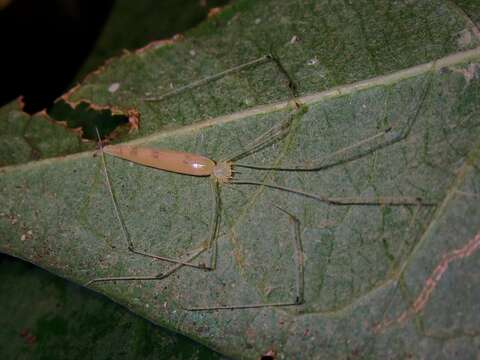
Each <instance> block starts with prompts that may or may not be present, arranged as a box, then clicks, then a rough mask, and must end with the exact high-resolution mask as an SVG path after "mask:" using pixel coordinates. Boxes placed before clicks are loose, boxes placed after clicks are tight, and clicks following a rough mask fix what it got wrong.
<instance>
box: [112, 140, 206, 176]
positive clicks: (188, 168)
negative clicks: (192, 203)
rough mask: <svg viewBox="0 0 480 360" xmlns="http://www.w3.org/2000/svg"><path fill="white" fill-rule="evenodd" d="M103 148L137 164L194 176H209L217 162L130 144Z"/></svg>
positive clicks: (172, 151)
mask: <svg viewBox="0 0 480 360" xmlns="http://www.w3.org/2000/svg"><path fill="white" fill-rule="evenodd" d="M103 150H104V151H105V152H106V153H107V154H110V155H113V156H116V157H119V158H122V159H125V160H129V161H133V162H134V163H137V164H142V165H145V166H150V167H153V168H156V169H160V170H165V171H171V172H175V173H180V174H187V175H193V176H209V175H211V174H212V172H213V169H214V167H215V163H214V162H213V161H212V160H210V159H209V158H207V157H204V156H201V155H196V154H191V153H186V152H182V151H174V150H165V149H152V148H147V147H138V146H129V145H110V146H106V147H104V148H103Z"/></svg>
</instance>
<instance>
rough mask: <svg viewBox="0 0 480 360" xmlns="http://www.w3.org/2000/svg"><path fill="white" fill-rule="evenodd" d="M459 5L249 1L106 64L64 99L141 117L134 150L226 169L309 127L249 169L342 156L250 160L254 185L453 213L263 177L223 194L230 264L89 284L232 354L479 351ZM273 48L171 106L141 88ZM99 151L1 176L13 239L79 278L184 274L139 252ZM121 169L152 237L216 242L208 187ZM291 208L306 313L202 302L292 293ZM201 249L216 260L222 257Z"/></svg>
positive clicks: (168, 242)
mask: <svg viewBox="0 0 480 360" xmlns="http://www.w3.org/2000/svg"><path fill="white" fill-rule="evenodd" d="M463 6H464V7H463V8H460V7H458V6H456V5H455V4H454V3H451V2H449V3H439V2H429V3H416V2H415V3H386V2H383V1H378V2H372V1H364V2H363V1H356V2H350V3H346V4H344V3H338V4H337V3H335V4H332V3H327V2H321V1H317V2H305V1H284V2H274V1H264V2H250V1H240V2H237V3H236V4H235V5H233V6H232V7H230V8H228V9H227V10H225V11H224V12H223V13H222V14H221V15H220V16H219V17H217V18H213V19H212V20H211V21H209V22H207V23H205V24H204V25H203V26H201V27H200V28H198V29H196V30H195V31H193V32H192V33H190V34H188V35H187V36H186V39H185V40H183V41H179V42H177V43H175V44H172V45H168V46H160V47H157V48H155V46H152V47H150V48H147V49H143V50H142V51H139V52H135V53H132V54H129V55H126V56H123V57H121V58H119V59H116V60H114V61H112V62H111V63H110V64H108V65H107V66H106V67H104V68H102V69H101V70H100V71H98V72H96V73H94V74H92V75H91V76H89V77H88V78H87V79H86V80H85V81H84V82H83V83H82V84H81V85H80V86H79V87H77V88H75V89H74V90H73V91H71V92H70V93H69V94H67V95H66V96H64V100H65V101H67V102H69V103H72V104H76V103H79V102H85V103H88V104H92V105H91V106H92V107H99V108H105V107H112V108H115V109H116V110H118V109H120V110H123V111H125V112H126V111H127V109H132V108H133V109H135V110H137V111H138V112H139V113H140V114H141V121H140V130H139V131H138V132H137V133H132V134H130V135H127V136H126V137H125V138H124V139H122V141H126V140H131V139H133V138H138V139H137V140H135V142H134V143H137V144H140V143H141V144H142V145H145V146H152V147H161V148H171V149H176V150H182V151H189V152H193V153H198V154H202V155H205V156H208V157H210V158H212V159H215V160H218V159H221V158H222V157H224V156H225V154H227V153H235V152H240V151H245V150H248V148H249V143H250V142H251V141H253V140H254V139H256V138H258V137H259V136H260V135H261V134H262V133H264V132H266V131H268V129H270V128H272V127H274V126H278V124H279V123H283V122H284V121H286V119H289V118H291V119H292V126H291V128H290V132H289V133H288V135H287V136H286V137H285V138H284V139H283V140H282V141H278V142H276V143H275V144H273V145H272V146H270V147H267V148H265V149H263V150H262V151H259V152H257V153H255V154H253V155H250V156H248V157H246V158H245V159H242V160H241V162H242V163H245V164H256V165H265V166H271V165H272V164H274V166H283V167H288V166H293V165H296V164H300V163H309V161H312V160H315V159H327V160H328V161H327V164H328V165H331V166H326V168H325V169H323V170H321V171H281V172H278V171H255V170H253V169H244V168H242V169H241V174H236V176H235V178H236V179H238V180H241V179H244V180H245V179H248V180H255V181H259V182H268V183H275V184H278V185H281V186H288V187H290V188H296V189H301V190H302V191H306V192H309V193H315V194H321V195H323V196H328V197H334V198H340V197H348V198H350V199H352V198H354V200H360V199H366V198H368V199H372V198H374V197H395V198H398V197H403V198H405V197H414V198H420V199H422V201H424V202H429V203H434V204H435V206H419V205H415V206H391V205H383V206H359V205H349V206H339V205H332V204H327V203H324V202H320V201H316V200H314V199H311V198H308V197H305V196H299V194H295V193H289V192H281V191H279V190H275V189H271V188H267V187H259V186H250V185H239V184H230V185H223V186H221V200H222V208H221V216H222V223H221V227H220V236H219V238H218V247H219V248H218V264H217V269H216V270H215V271H214V272H205V271H199V270H197V269H192V268H182V269H180V270H178V271H176V272H175V273H173V274H172V275H171V276H170V277H168V278H166V279H164V280H162V281H143V282H140V281H129V282H125V281H121V282H120V281H119V282H116V283H97V284H95V285H94V286H93V287H94V288H95V289H96V290H97V291H101V292H102V293H104V294H106V295H107V296H109V297H110V298H112V299H113V300H114V301H116V302H119V303H121V304H123V305H124V306H126V307H127V308H129V309H130V310H132V311H133V312H136V313H137V314H139V315H141V316H143V317H145V318H148V319H150V320H152V321H153V322H155V323H157V324H161V325H164V326H166V327H168V328H170V329H174V330H176V331H178V332H181V333H183V334H186V335H188V336H190V337H192V338H195V339H197V340H199V341H201V342H203V343H205V344H207V345H209V346H211V347H213V348H215V349H217V350H219V351H221V352H222V353H224V354H227V355H229V356H232V357H236V358H259V357H260V356H261V355H262V354H267V353H275V354H276V355H277V356H278V358H316V357H322V356H327V357H333V358H346V357H355V356H356V357H363V358H365V357H371V358H384V357H399V358H403V357H407V356H410V357H412V356H413V357H425V356H426V355H427V354H428V356H429V357H438V356H439V355H440V354H443V353H445V352H448V353H449V352H452V354H453V353H457V352H461V353H462V354H470V353H471V354H472V356H473V355H474V354H475V352H476V345H475V342H474V339H475V338H474V336H472V335H471V334H475V333H476V332H477V331H478V329H476V327H477V324H478V318H477V317H478V316H477V315H476V314H477V312H478V311H475V306H476V304H477V303H478V297H479V295H480V294H479V292H478V290H476V289H478V286H476V285H477V282H478V278H479V277H478V276H476V275H477V274H478V257H479V252H478V251H477V250H478V249H479V248H480V226H479V225H480V216H479V215H480V214H479V213H480V206H479V205H478V204H479V202H478V196H479V187H480V177H479V169H478V166H479V156H480V149H479V146H480V144H479V140H478V139H479V133H480V127H479V125H480V112H479V105H478V104H480V101H479V100H480V99H479V97H480V91H479V80H478V79H479V75H478V72H479V68H480V66H479V63H480V61H479V60H480V50H479V48H478V45H479V42H480V41H479V35H478V34H479V32H478V28H477V27H475V25H474V23H473V22H472V20H471V18H469V17H468V15H467V14H469V13H470V12H471V11H474V10H471V9H475V8H474V5H472V6H471V7H469V6H470V5H469V3H466V5H463ZM470 16H471V17H472V18H474V16H473V15H470ZM270 52H272V53H273V54H274V55H275V56H276V57H277V58H278V59H279V60H280V62H281V64H282V66H283V69H284V70H285V71H284V72H282V71H280V69H279V68H278V67H277V66H276V65H275V63H274V62H273V61H268V62H265V63H264V64H262V65H257V66H251V67H249V68H247V69H244V70H243V71H241V72H237V73H234V74H230V75H229V76H225V77H222V78H221V79H219V80H217V81H212V82H209V83H208V84H207V85H204V86H199V87H194V88H191V89H189V90H188V91H184V92H181V93H178V94H176V95H175V96H171V97H168V98H166V99H164V100H163V101H161V102H158V103H149V102H145V101H143V100H142V98H144V97H146V96H152V95H157V94H159V95H161V94H162V93H164V92H167V91H169V89H170V84H172V85H173V88H178V87H181V86H184V85H186V84H191V83H192V82H194V81H196V80H199V79H201V78H203V77H205V76H209V75H212V74H215V73H218V72H220V71H224V70H226V69H228V68H230V67H232V66H237V65H239V64H242V63H245V62H247V61H251V60H254V59H257V58H260V57H261V56H263V55H265V54H267V53H270ZM286 74H288V76H289V78H290V79H291V80H293V82H294V83H295V84H296V85H297V87H298V92H299V98H298V99H297V101H299V102H302V103H303V104H305V106H303V107H301V108H300V109H295V108H293V107H292V104H291V102H290V100H291V97H292V92H291V89H290V88H289V87H288V84H287V79H288V77H287V76H286ZM114 84H115V86H114V87H112V85H114ZM112 89H116V90H115V91H112ZM388 129H390V131H387V130H388ZM402 135H406V136H405V137H402ZM342 149H343V150H342ZM331 154H335V155H334V156H333V157H329V156H330V155H331ZM92 155H93V154H92V153H79V154H76V155H71V156H67V157H63V158H53V159H48V160H44V161H39V162H32V163H28V164H25V165H19V166H11V167H6V168H3V169H2V170H0V171H1V178H0V179H1V180H0V185H1V186H0V189H1V204H2V210H1V212H2V217H1V218H0V229H1V233H2V236H1V238H0V249H1V251H3V252H5V253H8V254H12V255H14V256H17V257H21V258H24V259H27V260H28V261H31V262H33V263H35V264H37V265H39V266H41V267H43V268H46V269H48V270H50V271H52V272H54V273H56V274H58V275H60V276H63V277H66V278H69V279H72V280H73V281H75V282H78V283H85V282H86V281H88V280H90V279H92V278H94V277H98V276H125V275H147V274H151V275H153V274H157V273H159V272H164V271H166V270H167V269H169V268H170V267H171V266H172V265H168V264H165V263H162V262H158V261H152V260H151V259H147V258H145V257H141V256H138V255H133V254H131V253H129V252H128V251H127V248H126V244H125V241H124V240H123V238H122V234H121V228H120V224H119V223H118V221H117V220H116V217H115V214H114V212H113V207H112V203H111V199H110V198H109V195H108V190H107V188H106V185H105V181H104V178H103V169H102V164H101V161H100V159H99V158H98V157H93V156H92ZM107 161H108V162H107V165H108V169H109V171H110V175H111V177H112V185H113V189H114V192H115V194H116V197H117V199H118V202H119V207H120V211H121V213H122V215H123V218H124V219H125V225H126V228H127V230H128V232H129V234H130V236H131V238H132V239H133V241H134V242H135V245H136V246H137V247H138V249H141V250H144V251H148V252H152V253H155V254H159V255H163V256H174V257H178V256H181V255H184V254H186V253H188V252H189V251H192V250H193V249H195V248H198V246H199V245H200V244H201V243H202V241H204V240H205V239H207V238H208V232H209V224H210V218H211V212H212V204H211V203H212V201H211V199H212V194H211V189H210V185H209V181H208V180H207V179H205V178H195V177H189V176H183V175H178V174H173V173H166V172H162V171H158V170H154V169H151V168H145V167H141V166H135V165H133V164H131V163H128V162H126V161H123V160H120V159H115V158H108V159H107ZM323 164H325V163H324V162H323ZM333 165H335V166H333ZM239 170H240V169H239ZM274 205H276V206H280V207H281V208H282V209H285V210H287V211H288V212H290V213H292V214H294V215H295V216H296V217H297V218H298V219H299V221H300V229H301V231H300V233H301V238H302V241H303V247H304V251H305V304H303V305H301V306H292V307H288V308H287V307H284V308H281V307H277V308H262V309H248V310H232V311H213V312H206V311H200V312H190V311H187V310H184V308H185V307H193V306H215V305H219V304H226V305H230V304H239V305H241V304H249V303H261V302H284V301H292V300H293V299H294V298H295V286H296V284H295V278H296V273H295V261H294V260H295V259H294V246H293V241H294V238H293V236H292V227H293V225H292V224H291V222H289V219H288V217H287V216H286V215H284V214H283V213H282V212H280V211H279V210H277V209H276V208H275V206H274ZM12 218H16V219H18V221H17V222H16V223H15V224H12V221H11V219H12ZM202 256H203V257H201V258H200V259H199V260H198V261H199V262H206V261H207V260H208V255H206V254H205V255H202ZM457 280H458V281H457ZM446 310H448V311H446ZM432 354H433V356H432ZM435 355H437V356H435Z"/></svg>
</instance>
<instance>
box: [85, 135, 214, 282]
mask: <svg viewBox="0 0 480 360" xmlns="http://www.w3.org/2000/svg"><path fill="white" fill-rule="evenodd" d="M96 131H97V136H98V138H99V144H100V145H99V146H100V156H101V159H102V165H103V171H104V175H105V181H106V183H107V188H108V191H109V194H110V198H111V200H112V203H113V209H114V213H115V216H116V218H117V220H118V222H119V224H120V228H121V230H122V235H123V237H124V239H125V242H126V243H127V248H128V250H129V251H130V252H132V253H134V254H137V255H141V256H145V257H148V258H152V259H156V260H161V261H166V262H170V263H174V264H177V265H180V266H179V267H181V266H189V267H193V268H197V269H202V270H212V269H213V268H214V266H215V261H216V238H217V236H218V232H219V228H220V195H219V189H218V185H217V184H215V183H214V185H212V189H213V213H212V222H211V228H210V237H209V240H208V241H207V242H206V244H205V245H203V246H202V247H201V248H200V250H197V251H196V252H195V253H194V258H195V257H197V256H198V255H200V254H201V253H202V252H204V251H206V250H209V249H210V248H213V255H212V257H211V259H210V265H209V266H206V265H205V264H194V263H192V262H191V260H190V259H187V260H182V259H175V258H170V257H166V256H160V255H155V254H151V253H148V252H144V251H141V250H137V249H136V248H135V245H134V243H133V241H132V239H131V238H130V235H129V233H128V230H127V227H126V226H125V222H124V221H123V218H122V215H121V213H120V210H119V206H118V202H117V199H116V197H115V194H114V192H113V189H112V184H111V180H110V175H109V173H108V170H107V163H106V160H105V153H104V151H103V146H102V142H101V139H100V134H99V132H98V129H96ZM160 275H161V274H160ZM164 277H165V276H163V275H162V276H161V277H160V278H164ZM158 279H159V277H158V275H155V276H140V277H128V276H127V277H125V276H117V277H104V278H95V279H92V280H90V281H88V282H87V283H86V285H90V284H92V283H94V282H100V281H101V282H105V281H115V280H158Z"/></svg>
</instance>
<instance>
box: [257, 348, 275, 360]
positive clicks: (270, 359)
mask: <svg viewBox="0 0 480 360" xmlns="http://www.w3.org/2000/svg"><path fill="white" fill-rule="evenodd" d="M276 356H277V353H276V352H275V350H268V351H267V352H266V353H265V354H263V355H262V357H261V358H260V360H275V359H276Z"/></svg>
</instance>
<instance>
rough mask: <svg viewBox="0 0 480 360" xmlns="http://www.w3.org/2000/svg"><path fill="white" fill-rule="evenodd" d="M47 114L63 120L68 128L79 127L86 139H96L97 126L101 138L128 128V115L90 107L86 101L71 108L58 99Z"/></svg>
mask: <svg viewBox="0 0 480 360" xmlns="http://www.w3.org/2000/svg"><path fill="white" fill-rule="evenodd" d="M48 114H49V115H50V116H51V117H52V118H53V119H55V120H57V121H64V122H65V123H66V124H67V126H68V127H69V128H72V129H76V128H81V130H82V137H83V138H84V139H86V140H93V141H96V140H97V135H96V130H95V128H98V130H99V132H100V134H101V137H102V139H103V138H106V137H113V134H114V133H115V135H117V136H118V135H119V133H122V132H127V131H128V130H129V126H128V125H129V121H128V116H125V115H114V114H112V111H111V110H109V109H101V110H97V109H92V108H91V107H90V106H89V104H87V103H80V104H78V105H77V106H76V107H75V108H72V107H71V106H70V105H69V104H67V103H66V102H65V101H63V100H60V101H58V102H56V103H55V104H54V105H53V106H52V107H51V108H50V109H49V110H48Z"/></svg>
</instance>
